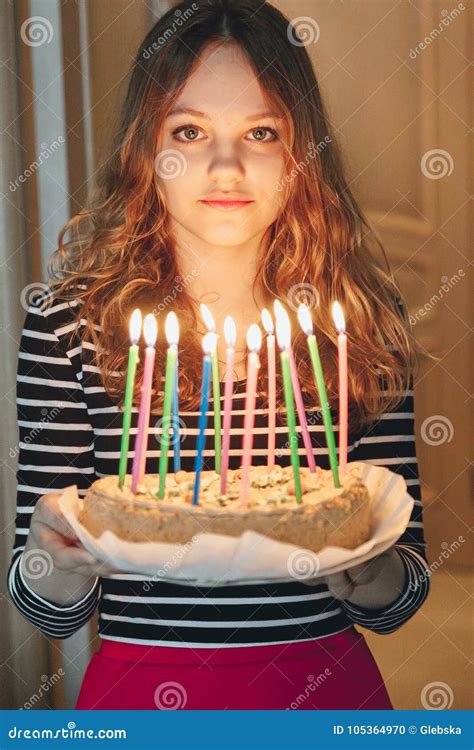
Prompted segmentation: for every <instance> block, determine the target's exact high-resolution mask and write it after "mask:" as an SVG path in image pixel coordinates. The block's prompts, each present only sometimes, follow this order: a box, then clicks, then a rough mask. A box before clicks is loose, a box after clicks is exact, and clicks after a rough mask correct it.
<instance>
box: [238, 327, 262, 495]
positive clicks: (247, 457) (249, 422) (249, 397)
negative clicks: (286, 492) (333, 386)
mask: <svg viewBox="0 0 474 750" xmlns="http://www.w3.org/2000/svg"><path fill="white" fill-rule="evenodd" d="M261 344H262V333H261V331H260V328H259V327H258V325H257V324H256V323H253V324H252V325H251V326H250V328H249V329H248V331H247V347H248V349H249V355H248V359H247V393H246V395H245V412H244V437H243V440H242V480H241V485H240V503H241V505H242V507H244V508H245V507H247V505H248V495H249V486H250V466H251V464H252V445H253V425H254V420H255V400H256V397H257V378H258V370H259V367H260V359H259V356H258V353H259V351H260V346H261Z"/></svg>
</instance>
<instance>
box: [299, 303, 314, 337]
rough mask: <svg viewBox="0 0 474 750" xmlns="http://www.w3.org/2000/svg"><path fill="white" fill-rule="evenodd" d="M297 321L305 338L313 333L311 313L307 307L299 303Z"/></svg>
mask: <svg viewBox="0 0 474 750" xmlns="http://www.w3.org/2000/svg"><path fill="white" fill-rule="evenodd" d="M298 320H299V322H300V326H301V328H302V329H303V331H304V332H305V334H306V335H307V336H309V335H310V334H312V333H313V321H312V319H311V313H310V311H309V308H308V307H307V305H305V304H303V303H301V305H300V306H299V307H298Z"/></svg>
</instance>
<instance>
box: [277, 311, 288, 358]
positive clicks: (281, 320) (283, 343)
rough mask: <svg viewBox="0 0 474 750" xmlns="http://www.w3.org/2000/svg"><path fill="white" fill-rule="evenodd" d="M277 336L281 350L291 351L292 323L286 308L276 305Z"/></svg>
mask: <svg viewBox="0 0 474 750" xmlns="http://www.w3.org/2000/svg"><path fill="white" fill-rule="evenodd" d="M275 314H276V335H277V341H278V346H279V347H280V349H287V350H288V349H289V348H290V342H291V323H290V318H289V317H288V313H287V312H286V310H285V308H284V307H283V306H282V305H280V304H278V305H277V304H276V303H275Z"/></svg>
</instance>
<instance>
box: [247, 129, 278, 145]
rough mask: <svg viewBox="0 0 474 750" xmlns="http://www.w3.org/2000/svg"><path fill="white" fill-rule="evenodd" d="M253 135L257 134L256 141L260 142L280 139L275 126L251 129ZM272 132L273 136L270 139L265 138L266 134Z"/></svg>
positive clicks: (271, 141)
mask: <svg viewBox="0 0 474 750" xmlns="http://www.w3.org/2000/svg"><path fill="white" fill-rule="evenodd" d="M250 132H251V133H252V135H255V136H256V138H255V142H257V143H258V142H260V143H273V142H274V141H276V140H278V133H277V132H276V130H274V129H273V128H254V129H253V130H251V131H250ZM267 134H270V135H272V136H273V138H271V139H270V140H264V138H265V135H267Z"/></svg>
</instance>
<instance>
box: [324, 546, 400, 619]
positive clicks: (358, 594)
mask: <svg viewBox="0 0 474 750" xmlns="http://www.w3.org/2000/svg"><path fill="white" fill-rule="evenodd" d="M324 581H325V583H326V584H327V587H328V589H329V591H330V592H331V594H332V595H333V597H334V598H335V599H342V600H346V601H349V602H351V603H352V604H355V605H356V606H361V607H366V608H368V609H378V608H379V607H384V606H387V605H389V604H391V603H392V602H393V601H395V599H396V598H397V597H398V596H399V595H400V593H401V591H402V590H403V588H404V585H405V569H404V567H403V562H402V560H401V558H400V555H399V554H398V552H397V550H396V548H395V546H393V547H390V548H389V549H387V550H385V552H383V553H382V554H381V555H377V557H373V558H372V559H371V560H367V561H366V562H363V563H361V564H360V565H355V566H354V567H353V568H348V569H347V570H343V571H341V572H339V573H333V574H332V575H329V576H325V577H324Z"/></svg>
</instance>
